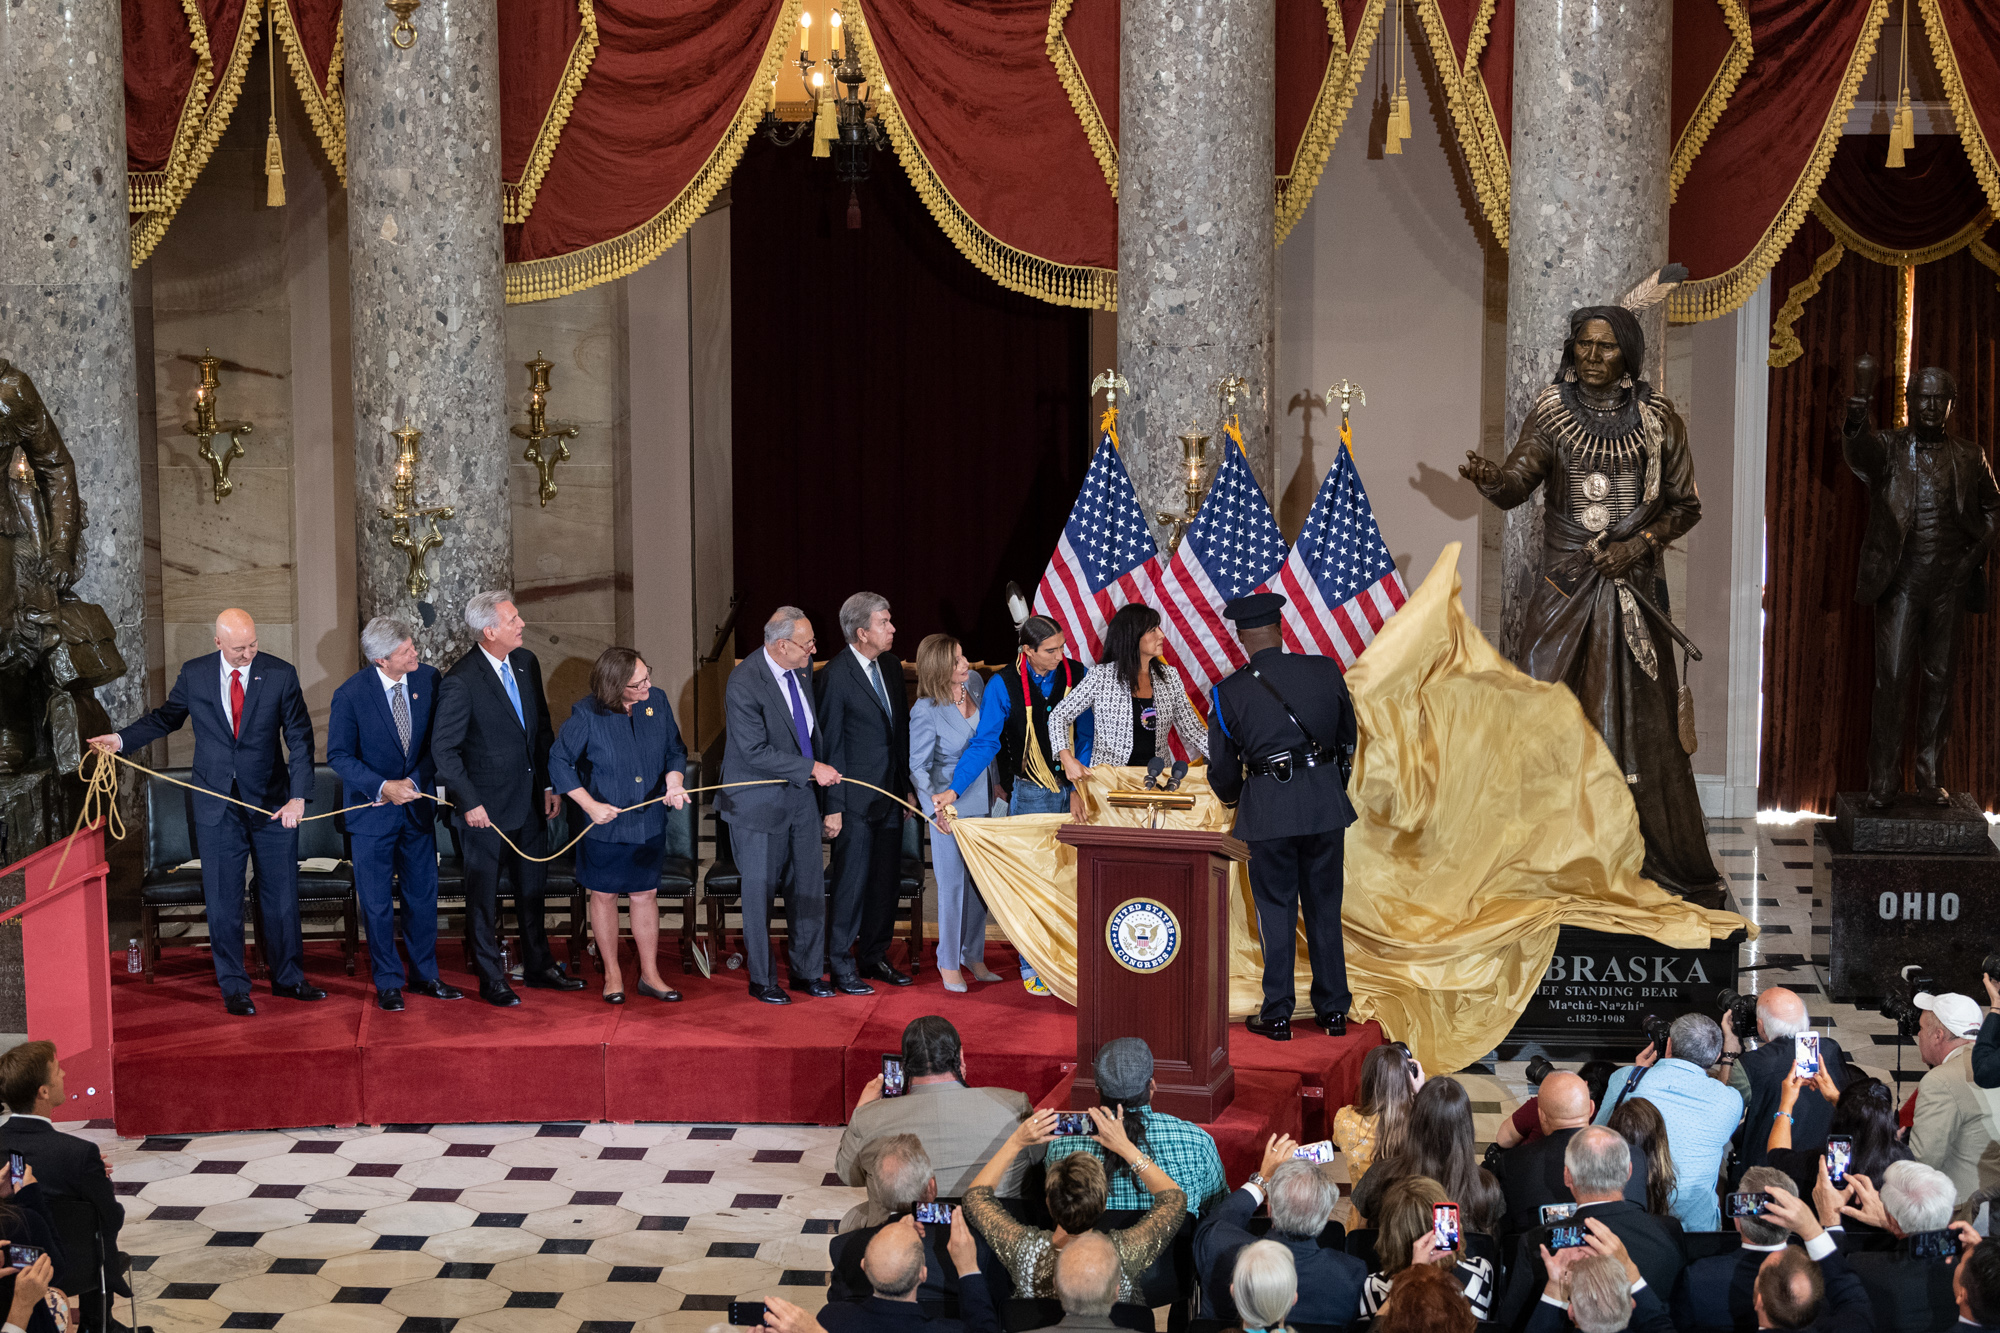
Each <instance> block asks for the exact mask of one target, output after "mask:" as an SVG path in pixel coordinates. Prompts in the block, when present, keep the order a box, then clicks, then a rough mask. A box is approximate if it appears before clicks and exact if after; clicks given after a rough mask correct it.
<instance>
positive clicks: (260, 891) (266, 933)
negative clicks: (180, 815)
mask: <svg viewBox="0 0 2000 1333" xmlns="http://www.w3.org/2000/svg"><path fill="white" fill-rule="evenodd" d="M215 649H216V650H215V651H214V652H212V653H208V654H205V655H203V656H201V657H196V658H192V659H190V660H189V661H187V662H185V663H183V664H182V666H181V673H180V677H179V679H177V680H176V681H174V688H173V691H172V693H170V694H168V695H167V701H166V702H165V703H163V704H161V705H160V706H159V707H158V708H155V709H154V710H153V711H152V712H150V713H147V714H146V715H145V716H144V717H141V718H139V719H138V720H137V721H135V722H133V723H132V724H131V725H130V726H128V727H126V728H125V729H124V730H123V731H118V732H113V733H111V734H109V735H104V736H93V737H91V739H90V743H91V744H92V745H94V746H96V747H98V748H99V749H103V750H109V751H111V752H112V753H113V754H117V753H119V752H120V751H128V750H137V749H141V748H143V747H145V746H148V745H151V744H152V743H153V742H154V741H157V740H160V739H163V738H164V737H166V736H169V735H171V734H172V733H174V732H176V731H178V730H180V726H181V724H182V723H183V722H187V721H189V720H192V721H193V723H194V781H195V784H196V785H197V786H199V787H202V788H204V789H206V790H208V791H211V792H217V793H220V794H222V795H225V796H231V797H234V798H235V799H236V800H237V801H242V802H244V803H246V804H247V805H249V806H252V807H255V808H254V809H245V808H244V806H243V805H233V804H231V803H230V802H228V801H221V800H217V799H216V798H215V797H214V796H202V795H196V796H195V797H194V840H195V853H196V855H198V856H199V857H200V858H201V895H202V898H203V900H204V902H205V903H206V905H207V908H208V938H209V946H210V947H209V952H210V954H211V955H212V956H213V957H214V960H215V979H216V981H217V982H218V983H220V984H221V986H222V1002H223V1006H224V1008H226V1009H227V1010H228V1011H229V1012H230V1013H232V1014H235V1015H237V1016H238V1017H248V1016H249V1015H251V1014H254V1013H256V1012H257V1006H256V1005H255V1004H253V1003H252V1002H251V999H250V974H249V973H248V972H246V971H244V969H243V874H244V868H245V866H246V865H247V864H248V863H249V862H250V861H251V860H252V859H254V860H255V861H256V863H257V903H258V907H259V909H260V910H261V911H262V913H263V935H262V936H261V938H262V939H263V941H264V954H265V958H266V960H267V961H268V962H269V963H270V965H271V993H272V994H273V995H283V996H286V997H288V998H290V999H294V1000H323V999H325V998H326V992H325V991H323V990H320V989H319V988H318V987H316V986H314V985H312V984H310V983H309V982H307V981H306V977H305V971H304V968H303V966H302V964H303V961H304V946H303V945H302V944H301V942H300V939H299V899H298V887H299V818H300V816H301V815H303V814H304V813H305V808H306V797H308V796H310V795H312V789H313V726H312V717H311V716H310V715H309V714H308V713H307V712H306V701H305V697H304V696H303V695H302V694H300V693H299V673H298V672H297V671H294V670H293V669H292V664H291V663H289V662H286V661H283V660H281V659H279V658H276V657H273V656H271V655H270V654H269V653H261V652H259V651H257V622H256V621H254V620H252V619H251V618H250V613H249V612H248V611H244V610H242V609H240V608H237V607H231V608H230V609H229V610H227V611H224V612H223V613H222V614H221V615H219V616H217V617H216V618H215Z"/></svg>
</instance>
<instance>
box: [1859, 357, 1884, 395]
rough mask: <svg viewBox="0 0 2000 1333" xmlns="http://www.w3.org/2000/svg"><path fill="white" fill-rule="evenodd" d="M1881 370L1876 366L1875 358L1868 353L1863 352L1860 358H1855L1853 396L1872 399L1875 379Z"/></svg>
mask: <svg viewBox="0 0 2000 1333" xmlns="http://www.w3.org/2000/svg"><path fill="white" fill-rule="evenodd" d="M1881 370H1882V368H1881V366H1879V365H1877V364H1876V361H1875V358H1874V357H1873V356H1870V355H1869V354H1868V353H1866V352H1863V353H1862V354H1861V355H1860V356H1857V357H1855V358H1854V393H1853V396H1854V397H1856V398H1873V397H1874V396H1875V378H1876V376H1877V375H1879V374H1880V373H1881Z"/></svg>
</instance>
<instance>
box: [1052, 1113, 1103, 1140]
mask: <svg viewBox="0 0 2000 1333" xmlns="http://www.w3.org/2000/svg"><path fill="white" fill-rule="evenodd" d="M1096 1132H1097V1126H1096V1125H1093V1124H1091V1123H1090V1112H1088V1111H1057V1112H1056V1129H1055V1133H1056V1137H1057V1138H1059V1139H1074V1138H1088V1137H1089V1136H1090V1135H1092V1134H1095V1133H1096Z"/></svg>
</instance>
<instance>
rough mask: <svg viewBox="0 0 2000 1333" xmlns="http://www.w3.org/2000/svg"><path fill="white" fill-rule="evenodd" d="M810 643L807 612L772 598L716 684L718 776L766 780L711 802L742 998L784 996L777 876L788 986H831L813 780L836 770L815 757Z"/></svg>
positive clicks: (821, 747)
mask: <svg viewBox="0 0 2000 1333" xmlns="http://www.w3.org/2000/svg"><path fill="white" fill-rule="evenodd" d="M813 647H814V639H813V627H812V622H811V621H810V620H807V619H806V613H805V612H803V611H801V610H799V609H798V608H797V607H796V606H781V607H779V608H778V609H777V610H776V611H774V612H772V613H771V619H770V620H769V621H767V622H766V623H765V625H764V646H763V647H762V648H760V649H758V650H757V651H756V652H754V653H752V654H750V656H748V657H746V658H744V659H743V660H742V661H741V662H738V663H737V664H736V669H735V670H734V671H731V672H730V673H729V684H728V686H727V687H726V688H725V689H724V691H723V701H724V704H723V706H724V709H725V713H726V716H727V718H728V723H727V726H728V741H727V743H726V744H725V745H724V747H723V752H722V780H723V782H725V783H730V782H763V783H766V784H767V785H762V786H755V787H734V788H725V789H724V790H723V791H722V792H721V793H720V794H719V796H718V797H717V799H716V802H715V808H716V811H717V813H718V814H720V815H721V817H722V819H723V821H724V822H725V823H727V824H728V825H729V845H730V846H731V848H733V849H734V850H735V853H736V868H737V870H738V871H739V872H741V874H742V876H743V953H744V956H745V957H746V958H747V959H748V960H749V971H750V997H751V998H752V999H755V1000H762V1001H763V1002H764V1003H765V1004H790V1003H791V1002H792V1000H791V997H790V996H788V995H786V994H785V993H784V992H783V991H782V990H780V989H778V987H777V985H776V984H775V983H776V980H777V975H776V973H775V972H773V971H772V968H771V934H770V922H771V897H772V895H773V894H775V893H776V892H777V891H778V885H779V884H781V883H786V882H789V884H790V886H791V887H790V888H789V889H788V890H787V894H786V902H787V903H788V904H789V906H790V908H791V922H792V951H791V953H792V956H791V972H792V986H793V988H794V989H795V990H799V991H802V992H804V993H805V994H807V995H812V996H815V997H821V998H824V997H826V996H830V995H832V994H833V993H834V991H833V987H831V986H829V985H827V984H826V982H824V981H822V980H820V972H821V969H822V968H823V967H824V966H825V963H826V869H825V867H824V866H823V865H822V864H821V863H820V857H819V839H820V832H821V829H822V817H821V814H820V807H819V797H818V795H817V793H815V792H814V791H813V787H814V785H815V784H817V785H818V786H821V787H831V786H832V785H833V784H834V783H836V782H839V781H840V773H839V771H838V770H836V769H835V768H834V767H833V765H832V764H829V763H825V762H823V761H822V760H821V759H820V758H819V756H820V755H821V754H824V753H825V747H826V742H825V740H824V739H823V738H822V737H821V736H820V735H819V724H818V722H817V720H816V719H815V717H814V715H813V706H812V702H811V701H812V656H813ZM773 778H778V779H782V780H783V781H782V782H781V783H773V782H771V781H770V780H771V779H773ZM869 989H870V990H873V987H870V988H869Z"/></svg>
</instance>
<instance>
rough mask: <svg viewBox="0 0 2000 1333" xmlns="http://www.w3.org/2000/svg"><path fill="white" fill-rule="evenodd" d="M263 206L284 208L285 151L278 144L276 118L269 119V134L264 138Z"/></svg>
mask: <svg viewBox="0 0 2000 1333" xmlns="http://www.w3.org/2000/svg"><path fill="white" fill-rule="evenodd" d="M264 206H265V207H266V208H283V207H284V206H285V150H284V147H283V146H282V145H280V144H279V142H278V118H277V117H276V116H273V117H272V118H271V132H270V133H269V134H268V135H266V136H265V138H264Z"/></svg>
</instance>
